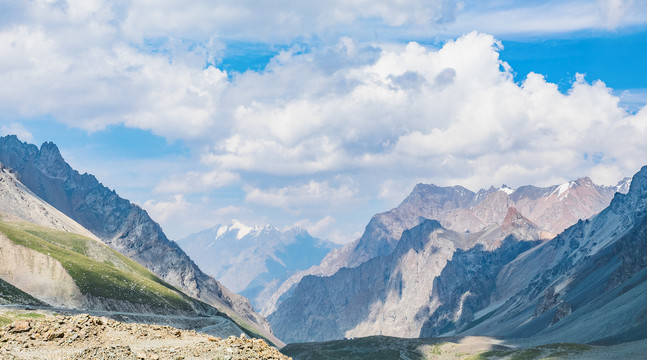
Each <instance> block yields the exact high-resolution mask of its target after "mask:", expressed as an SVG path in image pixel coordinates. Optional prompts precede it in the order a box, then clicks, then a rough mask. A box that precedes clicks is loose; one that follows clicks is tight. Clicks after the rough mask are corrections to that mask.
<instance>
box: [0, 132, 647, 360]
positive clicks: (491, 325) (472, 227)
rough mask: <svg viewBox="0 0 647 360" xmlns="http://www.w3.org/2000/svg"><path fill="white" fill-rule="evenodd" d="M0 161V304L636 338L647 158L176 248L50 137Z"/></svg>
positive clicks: (284, 335) (540, 340) (245, 325)
mask: <svg viewBox="0 0 647 360" xmlns="http://www.w3.org/2000/svg"><path fill="white" fill-rule="evenodd" d="M0 163H1V164H2V165H0V304H15V303H20V304H25V305H28V306H35V307H49V306H52V307H55V308H68V309H69V308H75V309H81V310H85V311H112V312H121V313H128V314H139V315H142V316H143V315H145V314H148V315H150V316H162V317H165V318H168V319H171V318H191V319H199V318H204V319H209V320H208V321H214V322H216V323H217V326H216V327H218V328H219V331H221V333H222V334H236V333H237V332H239V331H245V332H247V333H248V334H252V335H254V334H259V335H261V336H265V337H267V338H268V339H270V340H272V341H273V342H274V343H275V344H279V345H281V344H282V342H281V340H283V341H286V342H289V343H296V342H305V341H326V340H332V339H341V338H344V337H347V338H348V337H351V338H353V337H366V336H371V335H387V336H392V337H389V338H388V339H389V341H391V342H394V341H395V342H398V340H397V338H393V337H408V338H418V337H420V338H429V337H436V336H442V337H446V339H460V338H461V337H464V336H472V335H479V336H490V337H492V338H490V340H488V341H490V342H491V341H494V340H491V339H505V340H506V341H512V340H514V339H523V344H524V346H526V347H528V346H531V347H532V346H535V345H536V346H538V349H539V348H541V346H543V345H542V344H551V343H564V342H574V343H590V344H603V345H608V344H621V343H626V342H629V341H634V340H643V339H646V338H647V316H646V315H645V314H647V301H645V300H646V298H645V295H644V294H646V293H647V281H646V280H647V245H646V244H647V167H644V168H642V169H641V170H640V171H639V172H638V173H637V174H635V175H634V176H633V178H631V179H629V178H626V179H623V180H622V181H620V182H619V183H618V184H617V185H616V186H600V185H596V184H594V183H593V182H592V181H591V180H590V179H588V178H580V179H576V180H572V181H568V182H565V183H563V184H561V185H553V186H549V187H535V186H522V187H519V188H517V189H512V188H510V187H507V186H505V185H503V186H501V187H498V188H495V187H490V188H489V189H482V190H479V191H477V192H473V191H471V190H469V189H466V188H464V187H461V186H448V187H441V186H436V185H427V184H418V185H416V186H415V187H414V189H413V191H412V192H411V194H410V195H409V196H407V197H406V198H405V199H404V200H403V201H402V203H400V204H399V206H398V207H396V208H394V209H392V210H389V211H387V212H384V213H380V214H376V215H375V216H373V217H372V218H371V220H370V221H369V223H368V224H367V226H366V228H365V231H364V233H363V234H362V236H361V237H360V238H358V239H357V240H355V241H354V242H352V243H350V244H348V245H346V246H344V247H341V248H337V247H336V246H335V245H334V244H332V243H330V242H327V241H324V240H320V239H316V238H313V237H312V236H310V235H309V234H308V233H307V232H306V231H305V230H303V229H298V228H294V229H288V230H285V231H280V230H278V229H276V228H274V227H272V226H270V225H267V226H246V225H244V224H242V223H241V222H238V221H233V222H232V223H231V224H228V225H219V226H216V227H214V228H212V229H208V230H205V231H202V232H200V233H196V234H193V235H191V236H189V237H187V238H185V239H182V240H180V241H179V242H178V243H176V242H174V241H171V240H169V239H168V238H167V237H166V236H165V235H164V233H163V231H162V229H161V227H160V226H159V225H158V224H157V223H155V222H154V221H153V220H152V219H151V218H150V217H149V216H148V214H147V213H146V212H145V211H144V210H143V209H141V208H140V207H139V206H137V205H135V204H132V203H131V202H130V201H128V200H126V199H123V198H121V197H119V196H118V195H117V194H116V192H114V191H112V190H110V189H108V188H107V187H105V186H103V185H102V184H101V183H99V182H98V180H97V179H96V178H95V177H94V176H92V175H89V174H79V173H78V172H77V171H75V170H73V169H72V168H71V167H70V166H69V165H68V164H67V163H66V162H65V161H64V159H63V158H62V156H61V154H60V152H59V151H58V148H57V147H56V146H55V145H54V144H52V143H44V144H43V145H42V146H41V147H40V149H39V148H37V147H36V146H34V145H30V144H27V143H23V142H21V141H20V140H18V138H17V137H15V136H6V137H2V138H0ZM185 251H186V252H185ZM190 256H191V257H190ZM192 258H194V259H195V260H196V262H197V264H196V263H195V262H194V261H193V260H192ZM313 263H319V264H318V265H316V266H312V267H309V268H308V266H309V265H311V264H313ZM202 269H204V271H203V270H202ZM208 274H210V275H213V276H210V275H208ZM214 277H217V278H219V279H221V280H222V281H223V282H224V283H225V285H227V287H225V285H223V284H221V283H220V282H219V281H216V280H215V278H214ZM228 287H230V288H231V290H233V292H232V291H230V290H229V289H228ZM234 292H240V293H242V294H244V295H247V296H249V297H250V298H251V299H252V302H253V303H254V305H255V306H256V307H257V308H259V309H260V310H261V313H262V314H264V315H267V319H268V320H269V323H268V321H267V320H265V318H264V317H263V316H262V315H259V314H258V313H256V312H255V311H254V310H253V307H252V305H251V304H250V302H249V301H248V300H247V299H246V298H245V297H244V296H241V295H237V294H235V293H234ZM191 321H197V320H191ZM198 322H199V321H198ZM269 324H271V328H270V326H269ZM221 326H222V327H221ZM209 327H211V325H210V326H209ZM272 329H273V331H274V333H272ZM275 335H276V336H275ZM278 339H281V340H278ZM370 339H372V340H371V341H373V340H376V341H379V339H386V338H381V337H377V338H375V337H372V338H370ZM496 341H499V340H496ZM342 344H343V343H342ZM349 344H350V343H349ZM353 344H358V343H357V342H353ZM334 346H340V345H334ZM353 346H354V345H353ZM560 346H561V345H560ZM297 348H299V347H296V348H295V349H297ZM313 348H317V346H313ZM533 349H534V348H533ZM385 351H386V350H385Z"/></svg>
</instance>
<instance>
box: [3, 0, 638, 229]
mask: <svg viewBox="0 0 647 360" xmlns="http://www.w3.org/2000/svg"><path fill="white" fill-rule="evenodd" d="M460 3H462V2H454V1H446V0H437V1H436V0H434V1H422V0H404V1H398V2H383V1H377V0H353V1H341V0H339V1H338V0H335V1H331V2H315V3H308V2H303V1H296V0H290V1H287V2H282V3H281V4H279V3H277V2H275V1H269V2H261V3H259V2H258V1H251V0H244V1H222V2H219V3H218V4H214V3H213V2H211V1H208V2H207V1H197V2H193V3H192V4H191V6H187V5H186V4H185V3H184V2H177V1H170V0H164V1H150V0H148V1H137V2H108V1H100V0H92V1H85V0H76V1H71V0H70V1H67V2H48V1H32V2H20V3H17V4H14V5H12V6H13V7H12V9H13V12H12V15H14V16H6V15H3V14H0V53H2V54H3V56H2V57H0V82H1V83H2V84H3V86H2V87H1V88H0V111H1V112H2V114H3V116H4V118H6V119H9V120H8V121H7V124H6V125H4V124H3V127H2V131H3V132H19V131H22V135H21V137H24V138H25V139H29V136H30V134H29V131H27V130H26V129H25V128H24V127H20V126H19V125H20V123H19V122H17V120H15V119H25V118H30V117H44V116H49V117H51V118H53V119H55V120H56V121H59V122H62V123H65V124H67V125H70V126H73V127H77V128H83V129H86V130H88V131H100V130H101V129H104V128H106V127H108V126H110V125H111V124H124V125H125V126H127V127H135V128H141V129H147V130H150V131H151V132H153V133H155V134H158V135H161V136H164V137H166V138H168V139H171V140H172V139H181V140H183V141H184V143H185V144H189V146H190V147H191V151H192V155H191V157H190V158H187V159H185V160H187V161H191V162H193V163H194V164H192V165H191V166H189V165H186V164H185V165H183V166H181V169H180V170H173V169H171V170H169V171H166V169H163V170H164V171H161V173H162V174H161V175H160V176H159V177H158V176H155V180H154V181H151V180H150V178H149V179H147V183H150V182H154V185H150V186H149V187H150V188H153V187H154V189H155V192H154V194H153V195H152V196H155V197H156V198H155V199H152V200H149V201H146V202H145V203H144V207H145V208H146V209H147V210H148V211H150V212H151V214H152V215H153V217H154V218H155V219H156V220H158V221H160V222H162V223H165V224H173V225H170V227H168V228H172V229H174V230H172V231H171V233H175V234H180V233H182V232H187V231H188V232H192V231H194V230H198V229H199V227H200V226H202V225H205V227H206V225H212V224H214V221H216V220H218V219H219V221H218V222H223V223H227V222H229V220H230V219H226V218H225V217H226V216H233V215H236V216H237V217H242V218H245V217H246V218H247V221H251V222H258V220H259V218H262V217H264V216H267V217H271V219H268V220H269V221H271V222H275V221H283V222H284V224H291V223H294V222H295V221H297V219H303V218H306V220H307V219H322V220H319V221H317V222H309V223H305V224H310V225H308V226H310V227H312V228H313V229H315V228H318V229H320V230H318V231H320V232H322V233H324V232H327V234H329V236H331V237H335V236H337V238H342V236H341V235H339V234H341V233H344V234H354V231H349V227H348V226H347V224H348V223H349V220H348V218H350V217H354V218H353V220H352V221H353V222H354V224H357V223H359V224H365V222H366V221H367V220H368V219H367V217H369V216H370V215H371V214H372V213H374V212H376V211H374V210H373V209H374V208H375V207H377V206H382V205H383V204H386V203H388V204H389V205H395V204H397V202H398V201H397V200H398V198H400V197H401V194H406V193H407V192H408V191H410V189H411V187H412V186H413V185H414V184H415V183H416V182H433V183H437V184H440V185H450V184H463V185H466V186H468V187H471V188H472V189H477V188H478V187H483V186H489V185H491V184H500V183H503V182H505V183H507V184H509V185H511V186H518V185H523V184H536V185H548V184H553V183H557V182H560V181H563V180H566V179H570V178H575V177H580V176H583V175H590V176H592V177H594V178H595V179H598V180H599V181H604V182H610V181H613V177H614V176H618V175H620V174H622V175H630V174H632V173H633V172H634V171H636V170H637V169H638V168H639V166H641V165H643V164H641V162H642V161H644V160H643V159H646V158H647V143H645V142H644V138H645V135H646V133H645V132H646V131H647V117H646V116H647V115H646V114H647V110H645V108H643V109H642V110H641V111H636V113H635V114H631V113H627V112H626V111H625V110H624V109H623V108H622V106H620V105H619V98H618V97H617V96H614V95H613V93H612V92H611V89H609V88H608V87H606V85H605V84H604V83H602V82H598V81H595V80H596V79H586V78H585V77H584V76H579V77H578V79H577V81H575V83H574V84H573V85H572V88H571V90H570V91H569V92H568V93H567V94H563V93H560V92H559V91H558V89H557V86H556V85H555V84H551V83H548V82H547V81H546V79H544V78H543V77H542V76H541V75H539V74H534V73H531V74H530V75H529V76H528V78H527V79H525V80H524V81H523V82H522V83H521V84H517V83H515V82H514V80H513V78H512V75H511V74H512V73H511V71H512V70H511V69H510V67H509V66H508V65H507V64H505V63H504V62H502V61H501V60H500V59H499V52H498V51H499V50H500V46H501V45H500V43H499V42H498V41H496V40H495V37H494V36H491V35H486V34H483V33H476V32H471V33H468V34H466V35H464V36H461V37H460V38H458V39H456V40H453V41H449V42H447V43H446V44H445V45H444V46H443V47H442V48H440V49H435V48H433V47H428V46H424V45H421V44H418V43H416V42H411V43H409V44H401V43H398V42H397V41H396V42H395V43H388V41H387V42H385V41H383V40H384V39H386V40H392V39H401V38H409V37H410V36H421V37H422V38H424V39H429V38H430V37H432V36H434V35H435V34H438V29H439V27H441V26H442V27H445V31H446V32H447V33H452V34H453V33H462V32H463V31H465V32H468V31H471V30H472V29H473V28H475V27H476V28H479V29H481V30H486V31H492V32H494V33H498V34H511V33H523V34H528V33H545V32H568V31H577V30H582V29H589V30H590V29H600V28H604V29H620V28H623V27H627V26H631V25H636V24H645V23H647V19H646V18H645V14H646V11H645V10H647V9H646V8H645V6H647V5H645V2H641V1H619V0H609V1H600V2H593V1H586V2H584V1H566V2H557V1H552V2H548V3H541V4H539V5H537V4H538V2H533V3H532V4H535V5H526V4H527V3H526V2H512V4H513V5H514V6H512V7H511V8H506V9H503V8H501V7H497V6H491V7H487V6H485V7H484V8H483V7H481V8H479V7H474V6H465V7H464V9H463V10H460V11H459V9H460V7H461V6H460ZM497 3H498V2H497ZM506 3H509V2H506ZM457 4H458V5H457ZM63 5H64V6H63ZM279 5H281V6H279ZM475 9H476V10H475ZM477 10H479V11H477ZM480 10H483V11H480ZM457 11H459V12H457ZM454 17H456V22H455V23H452V22H451V21H452V20H453V19H454ZM368 25H370V26H368ZM366 29H369V30H366ZM341 35H346V36H341ZM331 39H332V40H331ZM228 41H247V42H266V43H268V44H270V45H271V44H279V43H284V44H285V43H287V44H297V45H294V46H292V47H289V48H287V49H285V50H284V51H282V52H281V53H279V54H278V55H277V56H276V57H274V58H273V59H271V60H270V62H269V64H268V65H267V67H266V68H265V69H264V70H263V71H260V72H254V71H248V72H245V73H242V74H228V73H226V72H225V71H223V70H221V69H218V68H217V67H214V66H208V67H205V63H207V62H208V63H217V60H218V59H219V58H220V57H222V51H223V49H224V48H225V47H226V45H225V44H226V43H227V42H228ZM299 43H305V44H307V45H306V46H300V45H298V44H299ZM591 81H592V82H591ZM643 104H644V103H643ZM640 106H643V105H640ZM637 109H638V107H636V110H637ZM26 123H27V122H25V124H26ZM16 124H18V125H16ZM610 134H612V136H610ZM187 169H191V171H187ZM155 171H157V170H155ZM104 172H107V170H106V171H104ZM156 174H157V173H156ZM120 177H121V175H120ZM134 178H135V177H133V176H129V177H128V178H127V181H129V182H132V183H138V182H137V181H133V179H134ZM159 179H161V180H159ZM125 181H126V180H124V182H125ZM223 186H237V187H238V188H240V190H239V192H240V194H238V196H239V197H243V196H244V199H240V198H238V199H236V200H237V201H238V202H236V201H233V202H232V203H226V202H225V200H223V203H217V204H216V205H214V200H213V199H203V198H200V195H202V194H204V193H205V192H209V191H214V190H216V189H219V188H222V187H223ZM115 187H118V185H117V186H115ZM241 194H244V195H241ZM377 194H379V201H381V202H380V203H379V204H377V205H375V203H371V199H375V198H376V195H377ZM232 197H233V196H232ZM141 198H148V197H141ZM400 200H401V199H400ZM243 202H245V205H246V206H249V208H247V207H245V208H243V207H240V203H243ZM375 202H377V200H375ZM254 207H256V208H255V209H257V208H259V207H269V208H272V209H275V210H276V211H275V213H273V214H271V215H264V214H255V213H254V211H253V210H250V209H252V208H254ZM382 210H385V209H384V208H378V210H377V211H382ZM362 211H364V212H362ZM331 213H335V214H336V215H335V219H336V221H337V223H336V226H332V224H330V221H329V220H330V218H329V217H328V216H329V215H330V214H331ZM295 214H296V215H295ZM357 214H359V215H357ZM239 215H244V216H239ZM284 217H286V218H287V219H285V220H284V219H283V218H284ZM358 217H362V219H358ZM325 219H328V220H326V221H324V222H322V221H323V220H325ZM307 221H312V220H307ZM320 223H321V224H320ZM177 224H180V225H177ZM277 225H278V226H280V225H281V224H277ZM324 225H326V226H329V228H327V229H328V230H326V229H325V226H324ZM353 226H354V225H353ZM360 226H361V225H360ZM189 228H192V229H191V230H188V229H189ZM351 230H352V229H351ZM334 231H338V232H337V233H335V232H334ZM335 234H337V235H335Z"/></svg>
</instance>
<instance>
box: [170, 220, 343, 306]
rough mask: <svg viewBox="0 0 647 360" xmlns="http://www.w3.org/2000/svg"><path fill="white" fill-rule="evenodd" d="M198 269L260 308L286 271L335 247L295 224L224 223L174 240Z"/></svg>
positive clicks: (308, 264)
mask: <svg viewBox="0 0 647 360" xmlns="http://www.w3.org/2000/svg"><path fill="white" fill-rule="evenodd" d="M177 243H178V244H179V245H180V247H182V249H183V250H184V251H186V253H187V254H188V255H189V256H191V259H193V260H194V261H195V262H196V263H197V264H198V265H199V266H200V268H201V269H203V270H204V271H205V272H206V273H208V274H209V275H212V276H213V277H214V278H216V279H218V280H219V281H221V282H222V283H223V284H224V285H225V286H226V287H227V288H228V289H230V290H232V291H234V292H236V293H238V294H241V295H243V296H245V297H247V298H248V299H250V301H251V303H252V305H253V306H254V308H256V309H260V308H263V307H264V306H265V304H266V303H267V301H268V300H269V298H270V296H271V295H272V294H273V293H274V291H276V289H277V288H278V286H279V285H280V284H281V283H283V282H284V281H285V280H286V279H287V278H288V277H290V276H291V275H292V274H294V273H296V272H298V271H302V270H305V269H307V268H309V267H311V266H312V265H313V264H318V263H320V262H321V260H322V259H323V258H324V256H326V255H327V254H328V253H329V252H330V251H331V250H332V249H335V248H337V247H338V246H337V245H335V244H334V243H332V242H330V241H325V240H321V239H317V238H314V237H312V236H310V234H308V232H307V231H306V230H304V229H301V228H291V229H287V230H285V231H280V230H278V229H276V228H275V227H273V226H271V225H265V226H247V225H245V224H243V223H241V222H240V221H237V220H234V221H233V222H232V223H231V224H229V225H218V226H215V227H213V228H211V229H208V230H204V231H201V232H199V233H196V234H192V235H189V236H188V237H186V238H184V239H180V240H178V242H177Z"/></svg>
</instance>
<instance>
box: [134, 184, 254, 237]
mask: <svg viewBox="0 0 647 360" xmlns="http://www.w3.org/2000/svg"><path fill="white" fill-rule="evenodd" d="M214 203H218V201H214V200H213V199H209V198H207V197H200V198H196V199H192V198H189V197H186V196H184V195H182V194H174V195H170V196H166V197H164V198H161V199H150V200H147V201H145V202H144V203H143V204H142V208H143V209H144V210H146V211H147V212H148V214H149V215H150V216H151V218H152V219H153V220H155V221H157V222H160V223H162V224H168V225H169V226H164V232H165V233H166V235H167V236H168V237H169V238H170V239H172V240H179V239H181V238H183V237H185V236H187V235H189V234H192V233H195V232H198V231H200V230H204V229H207V228H210V227H213V226H215V225H217V224H226V223H229V222H231V219H234V218H243V219H246V218H247V217H248V216H249V214H250V210H249V209H247V208H245V207H241V206H234V205H228V206H223V207H214V206H213V204H214Z"/></svg>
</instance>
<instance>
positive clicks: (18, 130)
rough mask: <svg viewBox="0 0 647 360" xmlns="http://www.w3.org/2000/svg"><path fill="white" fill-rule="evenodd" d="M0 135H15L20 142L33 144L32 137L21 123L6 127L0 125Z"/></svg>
mask: <svg viewBox="0 0 647 360" xmlns="http://www.w3.org/2000/svg"><path fill="white" fill-rule="evenodd" d="M0 130H1V131H2V135H16V136H18V138H19V139H20V140H22V141H27V142H31V143H33V142H34V135H33V134H32V133H31V132H30V131H29V130H27V129H25V127H24V126H23V125H22V124H21V123H11V124H7V125H2V129H0Z"/></svg>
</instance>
